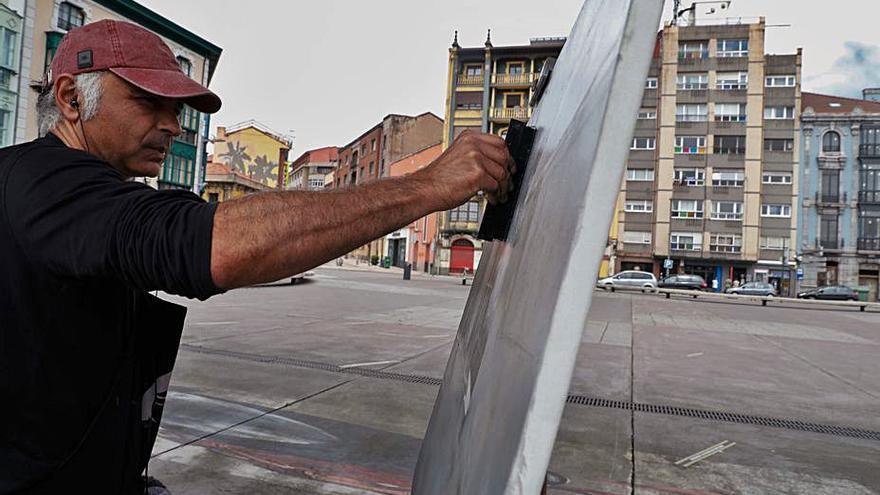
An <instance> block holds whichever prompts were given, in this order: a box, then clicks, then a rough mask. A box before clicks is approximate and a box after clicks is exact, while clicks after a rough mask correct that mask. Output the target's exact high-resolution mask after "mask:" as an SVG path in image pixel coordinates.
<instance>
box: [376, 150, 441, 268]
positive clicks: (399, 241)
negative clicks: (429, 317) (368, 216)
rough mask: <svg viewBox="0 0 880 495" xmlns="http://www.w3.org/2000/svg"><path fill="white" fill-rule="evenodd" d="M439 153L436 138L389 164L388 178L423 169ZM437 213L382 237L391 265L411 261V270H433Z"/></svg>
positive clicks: (400, 264) (399, 264) (401, 265)
mask: <svg viewBox="0 0 880 495" xmlns="http://www.w3.org/2000/svg"><path fill="white" fill-rule="evenodd" d="M442 153H443V145H442V143H441V142H439V141H438V142H437V143H435V144H433V145H431V146H428V147H427V148H425V149H423V150H419V151H417V152H415V153H413V154H411V155H407V156H405V157H403V158H401V159H400V160H398V161H396V162H393V163H391V165H390V166H389V169H390V170H389V172H390V174H391V177H401V176H404V175H409V174H411V173H413V172H415V171H417V170H419V169H421V168H424V167H426V166H428V165H430V164H431V163H432V162H433V161H434V160H436V159H437V158H438V157H439V156H440V155H441V154H442ZM438 215H439V213H431V214H429V215H427V216H424V217H422V218H419V219H418V220H416V221H414V222H412V223H411V224H409V225H408V226H406V227H404V228H402V229H399V230H396V231H394V232H391V233H390V234H388V235H387V236H386V237H385V239H386V243H387V244H388V253H389V255H390V256H391V264H392V265H394V266H399V267H403V266H404V263H411V264H412V267H413V270H421V271H424V272H426V273H433V268H434V255H435V253H436V249H435V248H436V245H435V244H434V241H435V239H436V237H437V216H438Z"/></svg>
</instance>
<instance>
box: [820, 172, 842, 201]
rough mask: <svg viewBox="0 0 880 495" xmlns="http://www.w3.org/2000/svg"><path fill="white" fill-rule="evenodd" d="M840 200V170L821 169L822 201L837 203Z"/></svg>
mask: <svg viewBox="0 0 880 495" xmlns="http://www.w3.org/2000/svg"><path fill="white" fill-rule="evenodd" d="M838 201H840V171H839V170H823V171H822V202H824V203H837V202H838Z"/></svg>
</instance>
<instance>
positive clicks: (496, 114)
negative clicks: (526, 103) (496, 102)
mask: <svg viewBox="0 0 880 495" xmlns="http://www.w3.org/2000/svg"><path fill="white" fill-rule="evenodd" d="M492 118H495V119H517V120H526V119H528V118H529V109H528V108H526V107H512V108H493V109H492Z"/></svg>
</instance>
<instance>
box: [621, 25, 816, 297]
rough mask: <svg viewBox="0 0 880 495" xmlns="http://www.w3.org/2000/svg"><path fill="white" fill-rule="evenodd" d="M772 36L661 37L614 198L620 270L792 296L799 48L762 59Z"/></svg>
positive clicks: (737, 29) (681, 33) (716, 30)
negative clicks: (754, 283)
mask: <svg viewBox="0 0 880 495" xmlns="http://www.w3.org/2000/svg"><path fill="white" fill-rule="evenodd" d="M765 27H766V25H765V21H764V19H763V18H761V19H756V20H755V21H754V22H743V21H742V20H734V21H732V22H727V23H725V24H721V25H672V24H670V25H667V26H665V27H664V29H663V30H662V31H661V33H660V35H659V36H658V42H657V47H656V50H655V57H654V60H653V62H652V65H651V69H650V73H649V77H648V80H647V81H646V83H645V91H644V95H643V102H642V108H641V109H640V111H639V115H638V120H637V123H636V129H635V132H634V136H633V141H632V146H631V151H630V154H629V161H628V164H627V170H626V175H625V177H624V179H623V183H622V186H621V193H620V195H619V197H618V207H617V210H618V211H617V222H618V225H617V228H618V234H619V238H618V239H617V240H616V243H615V246H613V248H614V253H613V258H614V260H615V262H614V264H615V271H620V270H626V269H635V268H638V269H642V270H646V271H651V272H653V273H655V274H657V275H658V276H661V275H665V274H666V273H693V274H698V275H701V276H703V277H704V278H705V279H706V280H707V282H708V283H709V284H710V286H711V287H713V288H714V289H715V290H718V291H721V290H724V288H725V286H726V285H728V284H730V283H732V281H734V280H741V281H745V280H762V281H768V282H770V283H773V284H775V285H776V286H777V287H778V288H779V290H780V293H782V294H789V293H791V292H792V291H793V284H792V279H793V278H795V260H794V257H795V246H796V245H797V244H796V227H797V216H798V208H797V192H798V179H799V173H798V169H799V161H800V160H799V157H800V139H799V136H800V132H799V118H800V110H801V94H800V93H801V92H800V79H801V50H800V49H798V50H797V52H796V53H793V54H788V55H768V54H765V53H764V37H765Z"/></svg>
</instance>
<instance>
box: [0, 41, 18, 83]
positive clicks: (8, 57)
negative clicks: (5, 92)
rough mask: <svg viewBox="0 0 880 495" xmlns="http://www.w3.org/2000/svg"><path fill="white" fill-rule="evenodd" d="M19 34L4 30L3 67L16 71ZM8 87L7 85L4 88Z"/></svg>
mask: <svg viewBox="0 0 880 495" xmlns="http://www.w3.org/2000/svg"><path fill="white" fill-rule="evenodd" d="M17 38H18V33H16V32H15V31H12V30H11V29H6V28H3V66H4V67H8V68H10V69H15V45H16V39H17ZM6 86H8V84H6V85H5V86H4V87H6Z"/></svg>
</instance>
